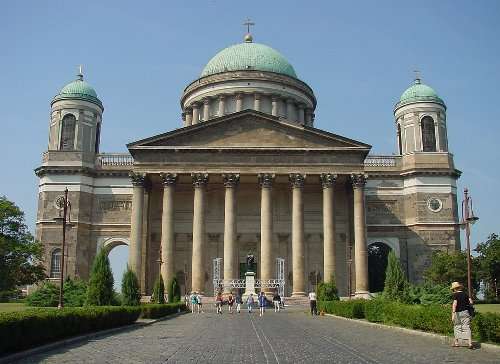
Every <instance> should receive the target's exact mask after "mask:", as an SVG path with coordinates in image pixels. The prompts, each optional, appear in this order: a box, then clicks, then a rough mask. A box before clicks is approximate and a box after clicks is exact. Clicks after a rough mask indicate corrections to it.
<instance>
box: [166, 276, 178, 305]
mask: <svg viewBox="0 0 500 364" xmlns="http://www.w3.org/2000/svg"><path fill="white" fill-rule="evenodd" d="M168 288H169V289H168V303H172V302H179V301H180V300H181V287H180V286H179V283H177V278H175V277H174V278H172V280H171V281H170V284H169V285H168Z"/></svg>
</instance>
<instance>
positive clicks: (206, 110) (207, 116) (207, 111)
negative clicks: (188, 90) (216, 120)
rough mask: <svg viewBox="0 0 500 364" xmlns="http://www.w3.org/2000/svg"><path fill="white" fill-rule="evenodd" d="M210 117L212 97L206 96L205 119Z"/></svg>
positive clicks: (204, 102) (204, 101)
mask: <svg viewBox="0 0 500 364" xmlns="http://www.w3.org/2000/svg"><path fill="white" fill-rule="evenodd" d="M208 119H210V99H209V98H206V99H204V100H203V121H208Z"/></svg>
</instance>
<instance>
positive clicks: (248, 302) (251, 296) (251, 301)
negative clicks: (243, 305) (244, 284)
mask: <svg viewBox="0 0 500 364" xmlns="http://www.w3.org/2000/svg"><path fill="white" fill-rule="evenodd" d="M253 303H254V300H253V294H251V293H250V296H248V298H247V309H248V313H252V306H253Z"/></svg>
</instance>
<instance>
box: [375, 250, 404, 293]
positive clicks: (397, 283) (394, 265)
mask: <svg viewBox="0 0 500 364" xmlns="http://www.w3.org/2000/svg"><path fill="white" fill-rule="evenodd" d="M382 296H383V297H384V298H385V299H388V300H391V301H398V302H403V303H408V302H410V300H411V299H410V284H409V283H408V280H407V279H406V277H405V274H404V273H403V269H401V265H400V264H399V259H398V258H397V257H396V254H394V251H392V250H391V252H390V253H389V256H388V261H387V270H386V271H385V286H384V292H383V293H382Z"/></svg>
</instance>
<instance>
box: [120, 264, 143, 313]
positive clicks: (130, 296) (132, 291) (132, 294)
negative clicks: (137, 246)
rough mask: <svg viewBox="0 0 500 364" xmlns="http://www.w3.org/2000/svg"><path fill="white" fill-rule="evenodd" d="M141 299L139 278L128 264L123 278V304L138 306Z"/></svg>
mask: <svg viewBox="0 0 500 364" xmlns="http://www.w3.org/2000/svg"><path fill="white" fill-rule="evenodd" d="M140 300H141V293H140V291H139V280H138V279H137V276H136V275H135V273H134V271H133V270H131V269H130V267H129V266H128V265H127V270H126V271H125V272H124V273H123V278H122V305H124V306H138V305H139V302H140Z"/></svg>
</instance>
